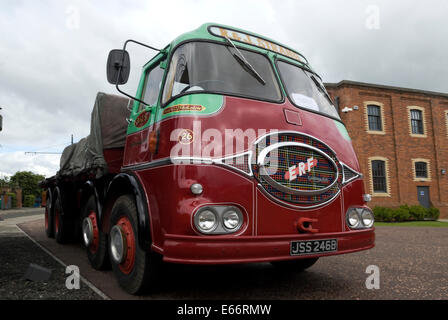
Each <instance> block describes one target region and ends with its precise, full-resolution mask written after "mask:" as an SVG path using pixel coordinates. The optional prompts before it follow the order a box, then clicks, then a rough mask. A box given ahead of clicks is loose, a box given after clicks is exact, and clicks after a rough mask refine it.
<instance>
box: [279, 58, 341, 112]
mask: <svg viewBox="0 0 448 320" xmlns="http://www.w3.org/2000/svg"><path fill="white" fill-rule="evenodd" d="M277 66H278V69H279V72H280V76H281V78H282V81H283V85H284V86H285V89H286V92H287V93H288V96H289V98H290V99H291V100H292V102H293V103H294V104H295V105H296V106H298V107H301V108H304V109H309V110H312V111H316V112H319V113H322V114H324V115H328V116H331V117H333V118H336V119H340V117H339V115H338V112H337V111H336V108H335V107H334V105H333V103H332V102H331V99H330V97H329V96H328V93H327V91H326V90H325V87H324V85H323V83H322V82H321V80H320V78H319V77H318V76H316V75H314V74H313V73H311V72H309V71H306V70H304V69H302V68H300V67H298V66H295V65H293V64H290V63H287V62H283V61H278V63H277Z"/></svg>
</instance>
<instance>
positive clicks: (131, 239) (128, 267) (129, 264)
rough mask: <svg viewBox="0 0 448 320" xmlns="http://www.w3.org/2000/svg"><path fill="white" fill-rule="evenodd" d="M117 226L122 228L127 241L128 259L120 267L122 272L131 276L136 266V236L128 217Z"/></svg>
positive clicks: (122, 219) (123, 218)
mask: <svg viewBox="0 0 448 320" xmlns="http://www.w3.org/2000/svg"><path fill="white" fill-rule="evenodd" d="M117 226H120V227H121V230H122V232H123V236H124V238H125V240H126V257H125V258H124V260H123V262H122V263H121V264H120V265H119V268H120V270H121V272H123V273H124V274H130V273H131V272H132V270H133V269H134V264H135V250H136V248H135V236H134V230H133V229H132V224H131V222H130V221H129V219H128V218H127V217H122V218H120V220H118V222H117Z"/></svg>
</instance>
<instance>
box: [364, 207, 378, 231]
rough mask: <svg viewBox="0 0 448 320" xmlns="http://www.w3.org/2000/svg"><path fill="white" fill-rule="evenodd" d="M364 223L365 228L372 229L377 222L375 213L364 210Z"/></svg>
mask: <svg viewBox="0 0 448 320" xmlns="http://www.w3.org/2000/svg"><path fill="white" fill-rule="evenodd" d="M361 218H362V223H363V225H364V226H365V227H367V228H370V227H371V226H373V223H374V222H375V218H374V217H373V213H372V211H370V210H367V209H364V210H363V211H362V215H361Z"/></svg>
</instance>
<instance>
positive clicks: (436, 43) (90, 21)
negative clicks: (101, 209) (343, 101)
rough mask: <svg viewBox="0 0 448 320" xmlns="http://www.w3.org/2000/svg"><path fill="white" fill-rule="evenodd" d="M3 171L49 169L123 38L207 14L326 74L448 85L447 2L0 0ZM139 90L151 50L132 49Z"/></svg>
mask: <svg viewBox="0 0 448 320" xmlns="http://www.w3.org/2000/svg"><path fill="white" fill-rule="evenodd" d="M1 8H2V9H1V11H0V107H2V108H3V110H1V111H0V114H2V115H3V131H2V132H0V177H1V176H4V175H11V174H14V173H15V172H16V171H19V170H31V171H34V172H36V173H40V174H44V175H46V176H51V175H53V174H54V173H55V172H56V171H57V170H58V167H59V157H60V156H59V155H25V152H27V151H38V152H39V151H42V152H61V151H62V150H63V148H64V147H65V146H66V145H68V144H69V143H70V135H71V134H73V135H74V139H75V141H77V140H79V139H81V138H83V137H84V136H86V135H87V134H88V132H89V125H90V112H91V110H92V107H93V103H94V100H95V96H96V93H97V92H98V91H103V92H107V93H115V90H114V88H113V86H111V85H109V84H108V83H107V81H106V73H105V64H106V59H107V54H108V52H109V50H110V49H113V48H119V47H121V46H122V44H123V42H124V41H125V40H126V39H129V38H132V39H136V40H140V41H142V42H145V43H147V44H149V45H152V46H155V47H159V48H162V47H164V46H165V45H166V44H168V42H170V41H171V40H172V39H174V38H175V37H177V36H178V35H180V34H181V33H184V32H186V31H190V30H192V29H195V28H197V27H198V26H200V25H201V24H202V23H205V22H218V23H223V24H228V25H232V26H235V27H239V28H243V29H246V30H250V31H254V32H256V33H259V34H262V35H265V36H267V37H269V38H272V39H275V40H277V41H279V42H281V43H284V44H286V45H288V46H291V47H293V48H295V49H297V50H298V51H299V52H301V53H303V54H304V55H305V56H306V57H307V58H308V60H309V61H310V63H311V65H313V66H314V69H316V71H317V72H318V73H320V74H321V75H322V76H323V78H324V81H326V82H338V81H341V80H344V79H346V80H355V81H363V82H371V83H378V84H385V85H395V86H401V87H409V88H416V89H425V90H431V91H439V92H448V81H447V75H448V62H447V57H448V41H447V39H448V19H447V16H448V1H446V0H428V1H414V0H394V1H391V0H385V1H379V0H369V1H362V0H289V1H288V0H273V1H270V0H256V1H242V0H239V1H232V0H228V1H214V0H190V1H186V0H185V1H170V0H164V1H151V0H146V1H137V0H135V1H111V0H109V1H105V0H104V1H103V0H91V1H88V0H80V1H76V0H72V1H61V0H54V1H51V0H40V1H35V0H1ZM130 53H131V60H132V65H133V73H132V74H131V78H132V81H130V83H129V84H128V85H127V90H128V91H129V92H131V93H133V92H135V90H136V88H135V84H136V79H137V77H138V73H139V72H140V65H141V63H142V62H143V61H144V60H146V59H149V58H151V57H152V55H153V53H152V52H151V51H143V52H142V51H141V50H138V49H135V50H130Z"/></svg>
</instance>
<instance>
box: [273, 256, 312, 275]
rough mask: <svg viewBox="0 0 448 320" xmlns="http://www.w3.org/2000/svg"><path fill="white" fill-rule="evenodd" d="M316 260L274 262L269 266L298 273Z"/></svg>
mask: <svg viewBox="0 0 448 320" xmlns="http://www.w3.org/2000/svg"><path fill="white" fill-rule="evenodd" d="M317 260H319V258H306V259H298V260H289V261H275V262H271V264H272V265H273V266H274V267H276V268H279V269H283V270H287V271H299V272H300V271H303V270H305V269H308V268H310V267H311V266H313V265H314V264H315V263H316V262H317Z"/></svg>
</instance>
